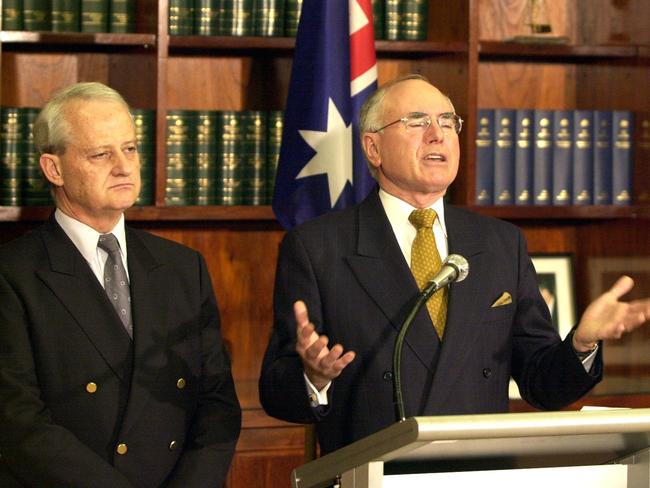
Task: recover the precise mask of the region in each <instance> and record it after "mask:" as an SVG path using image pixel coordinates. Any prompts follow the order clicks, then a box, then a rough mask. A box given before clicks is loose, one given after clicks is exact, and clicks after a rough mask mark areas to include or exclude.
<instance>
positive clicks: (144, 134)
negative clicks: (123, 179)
mask: <svg viewBox="0 0 650 488" xmlns="http://www.w3.org/2000/svg"><path fill="white" fill-rule="evenodd" d="M131 115H132V116H133V122H134V123H135V136H136V139H137V141H138V156H139V158H140V180H141V182H142V187H141V188H140V194H139V195H138V198H137V200H136V201H135V205H140V206H142V205H153V204H154V192H155V179H154V172H155V167H156V112H155V111H154V110H150V109H138V108H132V109H131Z"/></svg>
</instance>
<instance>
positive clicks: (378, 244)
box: [347, 191, 438, 370]
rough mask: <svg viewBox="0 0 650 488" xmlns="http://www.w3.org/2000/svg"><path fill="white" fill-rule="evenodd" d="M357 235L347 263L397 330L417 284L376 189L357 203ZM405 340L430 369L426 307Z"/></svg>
mask: <svg viewBox="0 0 650 488" xmlns="http://www.w3.org/2000/svg"><path fill="white" fill-rule="evenodd" d="M358 239H359V240H358V243H357V252H356V254H355V255H353V256H349V257H348V258H347V261H348V264H349V265H350V267H351V268H352V271H353V273H354V274H355V276H356V278H357V280H358V281H359V283H360V284H361V286H362V287H363V288H364V290H365V291H366V293H368V295H369V296H370V297H371V298H372V300H373V301H374V302H375V304H376V305H377V307H378V308H379V309H381V311H382V312H383V313H384V315H385V316H386V317H387V318H388V319H389V321H390V323H391V324H392V326H393V327H394V328H395V329H396V330H399V328H400V326H401V325H402V322H403V321H404V319H405V317H406V315H407V314H408V312H409V311H410V309H411V308H412V306H413V304H414V303H415V300H416V299H417V296H418V288H417V284H416V283H415V279H414V278H413V275H412V273H411V270H410V268H409V266H408V264H407V263H406V260H405V259H404V255H403V254H402V251H401V249H400V248H399V244H398V243H397V239H396V238H395V235H394V233H393V229H392V227H391V226H390V223H389V221H388V217H386V213H385V211H384V208H383V206H382V205H381V200H380V199H379V194H378V193H377V192H376V191H375V192H373V193H372V194H371V195H370V196H369V197H368V198H367V199H366V200H365V201H364V202H363V203H362V204H361V205H360V206H359V210H358ZM405 343H406V345H407V347H409V348H410V349H411V350H412V351H413V352H414V353H415V355H416V356H417V357H418V359H419V360H420V361H421V362H422V364H423V365H424V366H425V367H426V368H428V369H429V370H433V368H434V358H435V353H436V351H437V347H436V346H437V344H438V339H437V337H436V334H435V329H434V328H433V324H432V323H431V319H430V318H429V316H428V314H427V313H426V309H423V310H421V311H420V314H418V316H417V318H416V319H415V321H414V322H413V324H412V325H411V328H410V329H409V331H408V334H407V336H406V340H405Z"/></svg>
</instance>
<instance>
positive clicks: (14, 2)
mask: <svg viewBox="0 0 650 488" xmlns="http://www.w3.org/2000/svg"><path fill="white" fill-rule="evenodd" d="M24 29H25V24H24V22H23V0H3V1H2V30H5V31H21V30H24Z"/></svg>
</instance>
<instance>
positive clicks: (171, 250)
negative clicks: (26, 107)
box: [0, 83, 241, 488]
mask: <svg viewBox="0 0 650 488" xmlns="http://www.w3.org/2000/svg"><path fill="white" fill-rule="evenodd" d="M34 136H35V142H36V145H37V149H38V150H39V152H40V154H41V156H40V164H41V169H42V171H43V173H44V175H45V177H46V178H47V180H48V181H49V182H50V185H51V187H52V191H53V195H54V199H55V202H56V206H57V209H56V211H55V212H54V214H53V215H52V217H51V218H50V219H49V221H48V222H46V223H45V224H44V225H43V226H42V227H41V228H39V229H37V230H35V231H33V232H31V233H29V234H26V235H24V236H22V237H20V238H18V239H17V240H15V241H13V242H11V243H8V244H6V245H4V246H2V248H0V303H1V306H0V456H1V457H0V485H2V486H3V487H7V486H38V487H47V486H53V487H54V486H56V487H60V486H65V487H90V486H92V487H106V488H109V487H110V488H116V487H133V486H135V487H156V486H163V485H164V486H179V487H203V486H205V487H217V486H221V485H222V484H223V482H224V480H225V477H226V473H227V471H228V468H229V465H230V461H231V459H232V455H233V452H234V448H235V444H236V442H237V439H238V436H239V431H240V424H241V410H240V407H239V403H238V401H237V397H236V394H235V390H234V385H233V380H232V375H231V371H230V360H229V358H228V356H227V354H226V351H225V350H224V348H223V343H222V338H221V333H220V324H219V312H218V309H217V303H216V300H215V297H214V292H213V289H212V285H211V283H210V276H209V275H208V272H207V269H206V265H205V262H204V260H203V257H202V256H201V255H200V254H199V253H198V252H196V251H194V250H191V249H189V248H186V247H184V246H181V245H179V244H176V243H173V242H171V241H167V240H164V239H161V238H158V237H155V236H153V235H150V234H147V233H145V232H142V231H138V230H135V229H131V228H129V227H128V226H125V224H124V215H123V213H124V211H125V210H126V209H127V208H129V207H130V206H131V205H133V203H134V202H135V200H136V198H137V195H138V192H139V190H140V174H139V171H140V162H139V157H138V151H137V144H136V139H135V126H134V124H133V120H132V118H131V116H130V114H129V110H128V106H127V104H126V102H125V101H124V100H123V99H122V97H121V96H120V95H119V94H118V93H117V92H115V91H114V90H112V89H110V88H108V87H106V86H104V85H102V84H99V83H80V84H77V85H73V86H71V87H69V88H67V89H64V90H63V91H62V92H60V93H59V94H57V95H56V96H55V97H54V98H53V99H52V100H50V102H48V104H47V105H46V106H45V107H44V108H43V110H42V112H41V114H40V115H39V117H38V119H37V121H36V124H35V129H34Z"/></svg>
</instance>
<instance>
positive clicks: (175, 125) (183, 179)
mask: <svg viewBox="0 0 650 488" xmlns="http://www.w3.org/2000/svg"><path fill="white" fill-rule="evenodd" d="M282 117H283V113H282V111H262V110H245V111H196V110H170V111H168V112H167V115H166V123H167V140H166V146H167V161H166V175H167V176H166V188H165V204H166V205H268V204H269V203H271V199H272V196H273V188H274V186H275V174H276V170H277V165H278V157H279V153H280V142H281V140H282V127H283V122H282Z"/></svg>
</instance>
